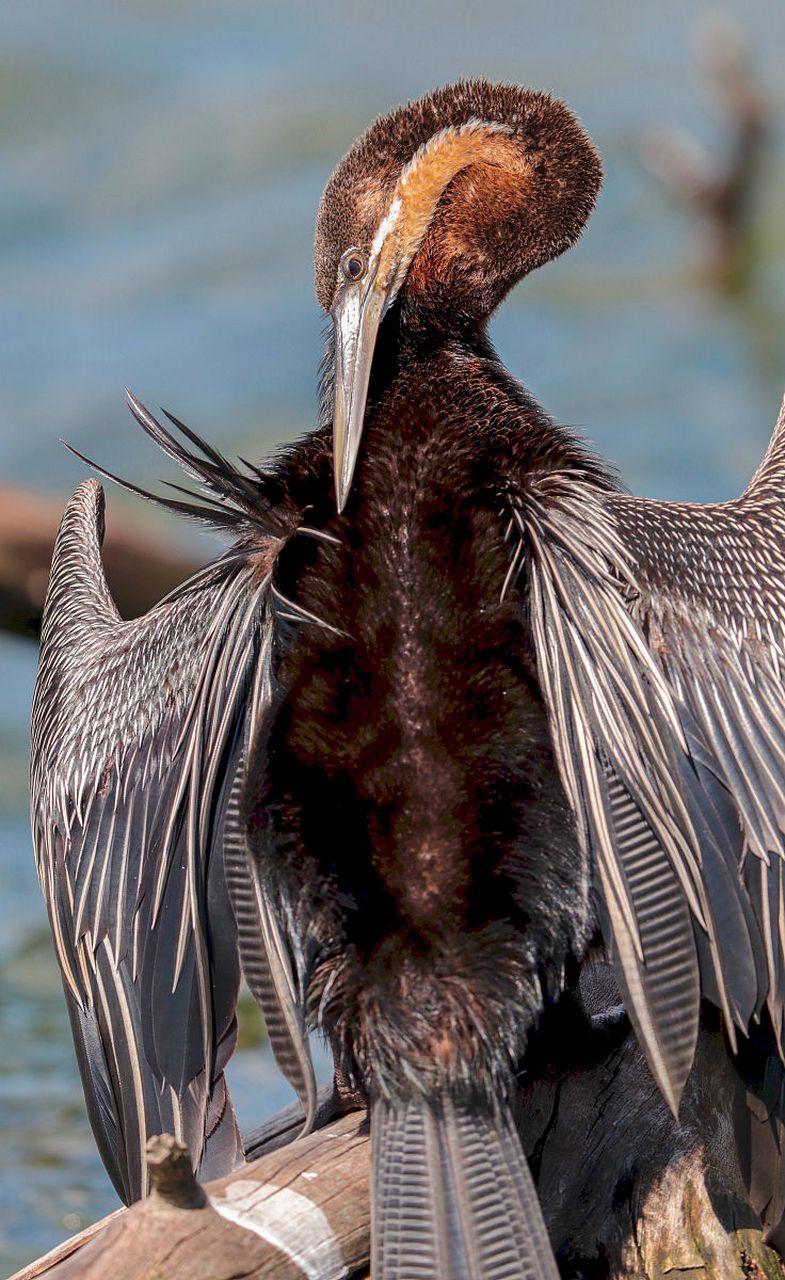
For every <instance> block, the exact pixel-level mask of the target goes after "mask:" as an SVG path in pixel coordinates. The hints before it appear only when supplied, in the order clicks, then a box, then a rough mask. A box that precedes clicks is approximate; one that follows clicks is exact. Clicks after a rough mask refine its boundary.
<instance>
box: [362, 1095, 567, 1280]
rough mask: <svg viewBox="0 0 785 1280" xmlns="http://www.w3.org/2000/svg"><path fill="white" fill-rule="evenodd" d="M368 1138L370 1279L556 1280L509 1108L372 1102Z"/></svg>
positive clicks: (449, 1101) (446, 1100)
mask: <svg viewBox="0 0 785 1280" xmlns="http://www.w3.org/2000/svg"><path fill="white" fill-rule="evenodd" d="M371 1140H372V1155H373V1169H372V1180H371V1222H372V1236H373V1257H372V1267H371V1274H372V1275H373V1277H374V1280H559V1271H558V1268H557V1266H556V1260H555V1258H554V1256H553V1251H552V1249H551V1245H550V1241H549V1239H548V1233H547V1230H546V1227H545V1223H544V1221H543V1217H542V1210H541V1209H540V1205H539V1201H538V1199H537V1192H536V1190H535V1187H534V1182H533V1180H532V1176H531V1173H530V1172H529V1166H528V1164H527V1163H526V1158H525V1156H524V1154H523V1151H522V1149H521V1145H520V1142H519V1140H518V1135H517V1133H516V1131H515V1128H514V1126H513V1123H512V1117H511V1116H510V1114H509V1113H508V1112H498V1113H496V1114H493V1113H492V1112H483V1111H478V1110H476V1109H474V1108H471V1109H470V1108H469V1107H467V1106H463V1105H460V1104H458V1103H455V1102H453V1101H452V1099H450V1098H440V1099H439V1100H438V1101H429V1100H426V1099H425V1098H421V1099H420V1098H418V1099H413V1100H411V1101H409V1102H406V1103H403V1104H397V1105H393V1104H391V1103H387V1102H383V1101H377V1102H375V1103H374V1105H373V1111H372V1116H371Z"/></svg>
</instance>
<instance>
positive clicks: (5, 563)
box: [0, 485, 198, 639]
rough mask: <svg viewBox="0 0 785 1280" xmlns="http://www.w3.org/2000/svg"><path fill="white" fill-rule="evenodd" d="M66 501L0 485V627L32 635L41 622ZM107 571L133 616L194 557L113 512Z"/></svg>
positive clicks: (188, 570) (125, 612)
mask: <svg viewBox="0 0 785 1280" xmlns="http://www.w3.org/2000/svg"><path fill="white" fill-rule="evenodd" d="M64 506H65V502H64V501H63V500H62V499H60V498H46V497H43V496H41V495H38V494H32V493H27V492H25V491H24V490H22V489H16V488H12V487H11V486H7V485H0V628H2V630H4V631H10V632H13V633H14V634H16V635H22V636H27V637H29V638H31V639H32V638H34V637H35V636H37V634H38V631H39V628H40V623H41V610H42V609H43V604H44V596H45V595H46V584H47V582H48V580H49V565H50V562H51V559H52V546H53V544H54V540H55V534H56V533H57V528H58V525H59V523H60V519H61V517H62V514H63V508H64ZM104 564H105V566H106V576H107V579H108V581H109V586H110V587H111V590H112V595H113V596H114V599H115V602H116V604H117V607H118V609H119V610H120V613H121V614H122V616H123V617H124V618H136V617H138V616H139V615H140V614H142V613H146V611H147V610H148V609H149V608H150V606H151V605H153V604H155V602H156V601H157V600H160V599H161V597H162V596H165V595H166V594H167V592H168V591H171V590H172V588H173V587H175V586H177V585H178V584H179V583H181V582H183V581H184V580H185V579H186V578H187V577H189V575H190V574H192V573H193V572H194V570H195V569H197V568H198V562H197V561H195V560H193V559H192V558H191V557H190V556H187V555H185V554H184V553H182V552H180V551H177V550H175V549H173V548H171V547H167V546H161V545H160V544H159V543H158V542H156V541H154V540H153V539H152V538H151V537H150V536H149V534H146V533H145V532H144V530H143V528H142V527H141V525H140V524H137V523H136V522H135V521H131V520H125V519H123V517H122V516H118V515H116V514H113V515H112V519H111V521H110V522H109V524H108V528H107V533H106V542H105V544H104Z"/></svg>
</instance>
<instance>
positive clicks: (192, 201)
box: [0, 0, 785, 1273]
mask: <svg viewBox="0 0 785 1280" xmlns="http://www.w3.org/2000/svg"><path fill="white" fill-rule="evenodd" d="M725 10H726V11H727V12H731V13H736V14H737V15H743V16H744V21H745V26H746V30H747V31H748V34H749V37H750V41H751V45H752V48H753V51H754V57H755V60H756V63H757V65H758V67H759V70H760V74H761V77H762V78H763V80H764V81H765V83H766V84H767V86H768V92H769V98H770V102H771V110H772V118H773V127H772V136H771V138H770V143H769V150H768V154H767V157H766V164H765V168H764V174H763V178H762V181H761V184H760V189H759V191H758V194H757V202H756V213H755V228H756V241H757V245H758V258H757V265H756V274H755V279H754V283H753V286H752V288H751V289H750V291H749V292H748V293H747V294H746V295H745V296H744V297H743V298H740V299H739V298H737V299H730V298H723V297H718V296H716V295H714V294H712V293H711V292H710V291H706V290H703V289H701V288H700V287H698V286H697V284H696V280H695V272H694V266H695V262H696V260H697V259H698V258H699V257H700V237H701V232H700V228H699V227H698V226H697V225H696V224H695V222H694V220H693V219H692V218H691V216H690V215H689V214H687V213H686V212H685V211H684V210H682V209H680V208H678V207H677V206H675V205H674V204H673V203H671V202H669V200H668V199H667V198H665V197H664V196H663V195H662V193H661V192H660V191H659V190H658V188H657V187H656V186H655V184H654V183H653V182H652V180H651V179H650V178H649V177H648V175H647V174H646V173H645V172H644V170H643V168H642V166H641V164H640V161H639V158H638V144H639V140H640V138H641V136H642V134H643V133H644V132H645V131H646V130H647V129H649V128H651V127H653V126H658V125H662V124H664V123H669V122H672V123H676V124H679V125H680V126H683V127H685V128H687V129H690V130H692V131H694V132H695V133H696V135H697V136H698V137H700V138H701V139H702V141H703V142H704V143H705V144H706V145H707V146H708V147H709V148H712V149H715V150H717V151H721V150H722V147H723V145H724V141H725V139H724V135H723V128H722V121H721V119H720V118H719V117H718V115H717V114H716V113H715V111H714V109H713V100H712V97H711V95H710V94H709V93H708V92H707V89H706V86H705V83H704V81H703V80H702V79H701V77H700V76H699V74H698V73H697V71H696V67H695V61H694V56H693V49H692V43H691V41H692V36H691V31H692V26H693V19H694V17H695V15H696V14H697V13H698V12H699V7H698V6H697V5H685V4H684V3H683V0H659V3H658V4H657V5H643V4H635V5H622V4H619V3H617V0H593V3H592V4H584V5H579V4H576V3H575V0H551V2H550V3H549V4H548V5H540V4H533V3H531V2H529V3H526V2H525V0H515V2H514V3H513V2H512V0H510V2H508V0H485V3H483V4H482V5H476V4H468V3H467V4H455V3H454V0H432V2H431V3H425V4H423V3H422V2H420V3H414V0H396V3H395V4H391V3H389V2H388V3H380V2H379V0H342V2H339V0H323V2H322V3H321V4H319V5H318V6H317V5H313V4H306V3H304V0H288V3H286V4H278V3H260V0H221V3H218V0H212V2H211V3H208V2H207V0H202V2H200V0H102V3H100V4H98V3H95V2H94V0H90V2H88V0H69V3H68V4H64V3H63V2H62V0H35V3H31V2H30V0H3V4H2V8H1V9H0V173H1V175H2V178H1V180H0V387H2V401H1V402H0V403H1V407H0V424H1V426H0V466H1V469H2V476H3V478H4V479H7V480H10V481H13V482H18V483H20V484H24V485H27V486H31V487H36V488H40V489H44V490H47V491H50V492H53V493H55V494H57V495H59V497H60V498H61V499H62V500H64V499H65V497H66V495H67V493H68V492H69V490H70V489H71V488H72V487H73V485H74V484H75V482H76V481H77V480H78V479H79V477H80V476H81V475H82V473H83V469H82V467H81V466H80V464H78V463H77V462H76V461H75V460H74V459H73V458H71V457H70V456H69V455H67V454H66V453H65V452H64V451H63V450H62V449H61V448H60V446H59V445H58V443H57V441H58V438H59V437H61V436H62V437H64V438H66V439H68V440H69V441H71V442H72V443H73V444H74V445H75V446H77V447H78V448H80V449H82V450H84V451H85V452H87V453H92V454H93V455H97V456H99V457H100V458H101V460H102V461H103V462H104V463H105V464H106V465H107V466H109V467H110V468H117V469H120V470H121V471H123V472H124V473H125V474H128V475H130V476H133V477H134V478H136V479H137V480H138V481H140V482H142V483H149V482H150V481H152V480H154V479H155V478H156V477H159V476H167V475H170V473H169V472H168V471H167V468H166V465H165V464H164V462H163V461H162V460H161V459H160V458H158V457H157V456H156V454H155V451H154V450H153V449H152V447H151V446H150V444H149V443H148V442H146V441H144V440H143V439H141V438H140V436H139V433H138V432H135V431H134V430H133V428H132V427H131V425H130V422H129V419H128V415H127V413H126V411H125V409H124V406H123V401H122V388H123V386H124V385H125V384H126V383H127V384H129V385H130V386H131V387H133V389H134V390H135V391H136V392H137V393H138V394H139V395H140V396H141V397H142V398H143V399H148V400H149V401H150V403H151V404H153V405H157V404H165V405H166V406H167V407H169V408H171V409H172V410H173V411H174V412H176V413H178V414H179V415H180V416H182V417H184V418H185V419H186V420H188V421H190V422H191V423H192V424H193V425H194V426H195V427H196V428H197V429H198V430H200V431H202V432H203V433H204V434H206V435H207V436H208V437H210V438H211V439H213V440H215V441H216V442H218V443H219V444H220V445H221V446H222V447H224V448H225V449H227V450H230V451H232V450H235V451H237V452H240V453H242V454H245V455H246V456H249V455H250V456H259V455H261V454H263V453H264V452H265V451H266V450H268V449H269V448H271V446H272V445H273V444H274V443H275V442H277V441H280V440H282V439H286V438H291V437H292V436H293V435H295V434H297V433H298V432H300V431H302V430H304V429H306V428H308V427H309V426H310V425H311V424H312V422H313V417H314V383H315V369H316V364H317V360H318V353H319V344H320V333H321V328H322V321H321V317H320V314H319V311H318V307H317V305H316V302H315V300H314V297H313V288H312V279H311V251H312V239H313V217H314V212H315V209H316V204H317V201H318V198H319V195H320V192H321V189H322V186H323V184H324V182H325V180H326V178H327V176H328V174H329V172H330V169H331V166H332V164H333V163H334V162H335V160H336V159H337V158H338V156H339V155H340V154H341V152H342V151H343V150H344V149H345V147H346V146H347V145H348V144H349V143H350V142H351V141H352V140H353V139H354V137H355V136H356V134H357V133H358V132H359V131H360V130H361V129H362V128H364V126H365V125H366V123H367V122H368V121H369V120H370V119H371V118H372V116H373V115H374V114H376V113H377V112H379V111H382V110H385V109H387V108H388V107H389V106H391V105H393V104H395V103H397V102H399V101H402V100H404V99H405V98H407V97H410V96H414V95H417V94H418V93H420V92H423V91H425V90H427V89H428V88H430V87H432V86H433V85H434V84H436V83H439V82H440V81H444V80H447V79H451V78H455V77H457V76H460V75H487V76H490V77H493V78H498V79H510V80H515V81H519V82H523V83H528V84H531V85H533V86H536V87H541V88H547V89H550V90H552V91H554V92H556V93H558V94H559V95H561V96H563V97H565V98H567V99H568V100H569V101H570V102H571V104H572V105H573V106H574V107H575V109H576V110H577V111H578V112H579V114H580V115H581V116H582V118H583V120H584V122H585V124H586V126H587V127H588V129H589V131H590V132H591V134H592V136H593V137H594V139H595V141H596V142H597V144H598V145H599V147H600V150H601V151H602V154H603V156H604V159H605V165H606V174H607V177H606V182H605V187H604V191H603V195H602V197H601V199H600V202H599V205H598V209H597V211H596V213H595V215H594V217H593V219H592V221H591V223H590V225H589V228H588V229H587V231H586V234H585V235H584V237H583V239H582V240H581V242H580V244H579V245H578V246H577V248H576V249H575V250H574V251H572V252H571V253H570V254H568V255H567V256H566V257H565V258H564V259H562V260H561V261H559V262H557V263H555V264H553V265H551V266H549V267H548V268H547V269H545V270H543V271H542V272H540V273H538V275H536V276H535V277H533V278H532V279H531V280H529V281H527V282H525V283H524V285H522V286H521V287H520V288H519V289H518V290H517V291H516V292H515V294H514V295H513V297H512V298H511V299H510V300H509V301H508V303H507V304H506V305H505V307H504V309H503V310H502V312H501V314H500V315H499V317H498V319H497V320H496V322H495V325H494V330H493V332H494V336H495V339H496V342H497V344H498V346H499V348H500V350H501V352H502V354H503V356H504V358H505V360H506V362H507V363H508V364H509V366H510V367H511V368H512V369H513V370H514V371H515V372H516V373H517V374H518V375H519V376H521V377H523V378H524V380H525V381H526V382H527V383H528V384H529V386H530V387H531V388H532V390H533V391H534V392H535V394H536V395H537V396H538V397H539V398H540V399H541V400H542V402H543V403H544V404H545V405H546V406H547V407H548V409H549V410H550V411H551V412H552V413H553V414H554V415H555V416H556V417H558V418H560V419H561V420H563V421H566V422H569V423H571V424H574V425H578V426H580V427H581V428H582V429H583V430H585V431H586V432H587V434H588V435H589V436H590V437H591V438H592V439H593V440H594V441H595V442H596V443H597V445H598V447H599V448H600V449H601V451H602V452H603V453H605V454H607V455H608V456H610V457H611V458H612V459H613V460H614V461H615V462H616V463H617V465H618V466H619V467H620V469H621V472H622V474H623V475H624V476H625V478H626V480H627V481H628V483H629V484H630V486H631V487H632V488H633V489H634V490H635V491H637V492H641V493H648V494H660V495H662V496H668V497H689V498H696V499H709V498H723V497H727V496H729V495H731V494H733V493H735V492H737V491H738V489H739V487H740V486H741V485H742V484H743V483H744V481H745V480H746V479H747V478H748V476H749V474H750V473H751V471H752V469H753V468H754V466H755V464H756V462H757V460H758V459H759V457H760V454H761V452H762V450H763V447H764V445H765V442H766V439H767V437H768V433H769V431H770V428H771V424H772V423H773V421H774V417H775V415H776V412H777V408H778V405H779V400H780V396H781V391H782V387H783V384H784V383H785V341H784V339H785V221H784V220H783V204H784V203H785V145H784V142H783V138H784V131H783V121H785V94H784V93H783V89H782V87H781V81H782V78H781V58H782V50H783V47H785V9H784V8H783V6H782V5H781V3H779V0H771V2H769V3H764V2H763V0H737V2H736V3H734V4H731V5H726V6H725ZM121 508H123V509H125V508H130V509H132V510H133V512H134V514H136V515H138V517H139V518H140V519H141V520H143V521H145V522H146V523H147V524H148V525H149V526H151V527H154V528H155V529H156V530H160V531H161V536H164V535H165V536H166V537H168V538H171V539H175V538H176V539H179V540H180V542H181V543H182V544H184V545H187V546H194V545H196V544H195V542H194V539H195V538H196V535H195V534H194V533H193V532H192V531H190V530H187V529H181V528H179V527H177V526H176V525H175V524H174V523H173V522H171V521H169V520H167V519H166V518H165V517H163V516H160V515H158V514H156V513H154V512H151V511H150V510H149V509H147V508H144V509H143V510H141V511H140V510H139V504H137V503H134V502H133V500H131V499H127V498H126V497H125V496H123V495H122V494H117V493H112V494H110V505H109V519H110V520H111V518H112V512H113V511H115V510H120V509H121ZM215 545H216V544H214V543H210V542H209V541H208V542H205V541H202V542H201V543H199V549H200V551H201V552H202V553H203V554H204V555H209V554H211V551H212V549H213V548H214V546H215ZM34 661H35V654H34V646H32V645H31V644H25V643H24V642H22V641H13V640H9V639H5V638H0V662H2V664H3V665H2V676H3V681H2V688H3V694H4V696H3V699H2V702H1V703H0V838H1V840H2V843H1V844H0V849H1V850H2V856H1V857H0V1271H2V1272H3V1273H5V1272H8V1271H11V1270H13V1269H14V1268H15V1267H16V1266H19V1265H21V1264H22V1263H23V1262H25V1261H27V1260H29V1259H30V1258H31V1257H33V1256H34V1255H36V1254H39V1253H41V1252H43V1251H44V1250H45V1249H46V1248H48V1247H49V1246H50V1245H51V1244H53V1243H54V1242H55V1241H57V1240H58V1239H61V1238H62V1237H63V1236H65V1235H67V1234H70V1232H72V1231H74V1230H76V1229H77V1228H78V1227H79V1226H81V1225H83V1224H85V1223H87V1222H88V1221H90V1220H92V1219H93V1218H95V1217H96V1216H98V1215H100V1214H102V1213H105V1212H107V1211H109V1210H110V1209H112V1208H113V1207H114V1206H115V1200H114V1196H113V1193H112V1191H111V1189H110V1188H109V1185H108V1183H107V1181H106V1178H105V1176H104V1174H103V1171H102V1169H101V1167H100V1164H99V1162H98V1159H97V1156H96V1155H95V1152H94V1149H93V1144H92V1140H91V1137H90V1134H89V1130H88V1128H87V1124H86V1120H85V1117H84V1111H83V1106H82V1102H81V1095H80V1091H79V1087H78V1084H77V1081H76V1075H75V1068H74V1064H73V1059H72V1055H71V1050H70V1046H69V1038H68V1031H67V1026H66V1017H65V1012H64V1008H63V1004H62V997H61V994H60V988H59V979H58V977H57V974H56V972H55V969H54V965H53V961H52V957H51V948H50V945H49V943H48V939H47V934H46V926H45V922H44V915H43V910H42V906H41V903H40V900H39V896H38V890H37V886H36V884H35V879H34V874H33V868H32V858H31V853H30V847H29V837H28V830H27V821H26V798H25V786H26V784H25V772H26V723H27V716H28V708H29V702H30V690H31V687H32V679H33V666H34ZM234 1077H235V1089H236V1093H237V1096H238V1098H239V1102H240V1108H241V1112H242V1114H243V1116H244V1118H245V1120H246V1121H247V1122H248V1123H252V1122H253V1121H255V1120H258V1119H260V1118H262V1117H263V1116H264V1115H265V1114H267V1113H269V1112H270V1111H272V1110H274V1109H275V1108H277V1107H278V1106H280V1105H282V1103H283V1101H284V1100H285V1098H286V1094H285V1090H283V1089H282V1088H281V1086H280V1084H279V1083H278V1082H277V1078H276V1076H275V1073H274V1070H273V1068H272V1065H271V1063H270V1061H269V1058H268V1057H267V1055H266V1054H265V1053H264V1052H263V1051H260V1050H259V1049H258V1048H257V1049H247V1050H244V1051H241V1052H240V1053H239V1054H238V1056H237V1060H236V1067H235V1071H234Z"/></svg>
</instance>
